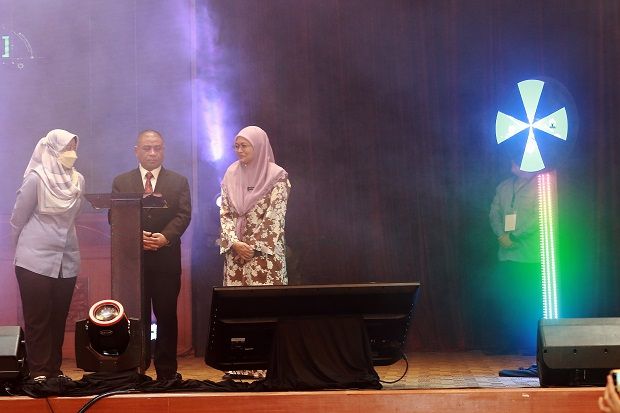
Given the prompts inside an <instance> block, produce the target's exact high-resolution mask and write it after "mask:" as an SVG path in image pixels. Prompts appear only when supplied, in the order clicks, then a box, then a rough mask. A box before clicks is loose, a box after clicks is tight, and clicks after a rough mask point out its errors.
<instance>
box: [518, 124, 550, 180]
mask: <svg viewBox="0 0 620 413" xmlns="http://www.w3.org/2000/svg"><path fill="white" fill-rule="evenodd" d="M519 169H521V170H522V171H525V172H536V171H540V170H541V169H545V163H544V162H543V160H542V156H541V154H540V149H538V144H537V143H536V139H535V138H534V132H533V131H532V129H531V128H530V133H529V134H528V135H527V143H526V144H525V151H524V152H523V159H521V166H520V167H519Z"/></svg>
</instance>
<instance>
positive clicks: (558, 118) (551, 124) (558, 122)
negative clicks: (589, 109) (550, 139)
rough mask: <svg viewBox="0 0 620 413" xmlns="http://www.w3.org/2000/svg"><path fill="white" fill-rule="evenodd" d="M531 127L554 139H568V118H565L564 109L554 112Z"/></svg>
mask: <svg viewBox="0 0 620 413" xmlns="http://www.w3.org/2000/svg"><path fill="white" fill-rule="evenodd" d="M532 126H534V127H535V128H536V129H540V130H541V131H543V132H547V133H548V134H550V135H553V136H555V137H556V138H560V139H562V140H566V138H567V137H568V116H566V108H562V109H559V110H556V111H555V112H553V113H552V114H551V115H549V116H545V117H544V118H542V119H540V120H538V121H536V123H534V124H533V125H532Z"/></svg>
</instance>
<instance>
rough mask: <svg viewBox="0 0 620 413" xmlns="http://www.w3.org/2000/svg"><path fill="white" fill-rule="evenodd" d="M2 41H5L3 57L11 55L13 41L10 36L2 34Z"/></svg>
mask: <svg viewBox="0 0 620 413" xmlns="http://www.w3.org/2000/svg"><path fill="white" fill-rule="evenodd" d="M2 43H4V53H2V57H3V58H6V57H11V43H10V37H9V36H2Z"/></svg>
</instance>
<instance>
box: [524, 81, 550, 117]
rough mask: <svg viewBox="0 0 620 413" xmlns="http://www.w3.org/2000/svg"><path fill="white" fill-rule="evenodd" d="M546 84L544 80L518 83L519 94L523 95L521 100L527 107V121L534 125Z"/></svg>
mask: <svg viewBox="0 0 620 413" xmlns="http://www.w3.org/2000/svg"><path fill="white" fill-rule="evenodd" d="M544 85H545V82H543V81H542V80H533V79H530V80H524V81H522V82H519V83H517V86H519V92H520V93H521V100H523V106H524V107H525V113H526V114H527V120H528V121H529V122H530V124H532V122H534V116H535V115H536V108H537V107H538V102H539V101H540V95H541V94H542V90H543V86H544Z"/></svg>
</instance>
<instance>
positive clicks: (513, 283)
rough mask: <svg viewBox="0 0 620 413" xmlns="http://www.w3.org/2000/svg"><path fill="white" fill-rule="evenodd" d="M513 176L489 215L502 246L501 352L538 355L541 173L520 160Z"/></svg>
mask: <svg viewBox="0 0 620 413" xmlns="http://www.w3.org/2000/svg"><path fill="white" fill-rule="evenodd" d="M511 172H512V174H513V176H512V177H510V178H508V179H506V180H504V181H502V182H501V183H500V184H499V185H498V186H497V189H496V191H495V197H494V199H493V202H492V204H491V210H490V212H489V221H490V224H491V228H492V230H493V232H494V233H495V235H496V237H497V243H498V251H497V258H498V265H497V270H496V272H495V274H494V276H493V278H494V279H493V280H492V282H491V284H492V290H491V291H492V295H493V297H492V301H494V303H495V305H494V307H495V308H494V309H493V310H495V311H496V312H497V315H498V316H499V320H498V322H499V326H498V329H499V337H497V339H498V340H497V342H496V346H497V347H496V349H495V350H496V352H498V353H521V354H524V355H532V354H535V351H536V331H537V326H538V320H539V319H540V317H541V316H542V295H541V294H542V293H541V279H540V236H539V225H538V192H537V191H538V187H537V181H536V179H535V177H536V174H535V173H531V172H524V171H521V170H520V169H519V166H518V165H517V164H516V163H515V162H514V161H513V162H512V167H511Z"/></svg>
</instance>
